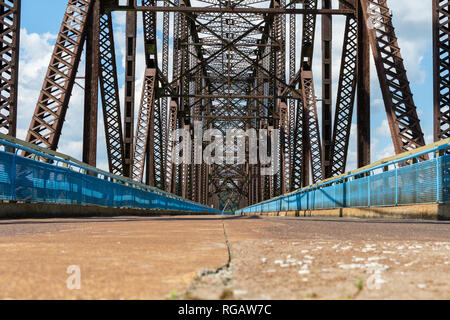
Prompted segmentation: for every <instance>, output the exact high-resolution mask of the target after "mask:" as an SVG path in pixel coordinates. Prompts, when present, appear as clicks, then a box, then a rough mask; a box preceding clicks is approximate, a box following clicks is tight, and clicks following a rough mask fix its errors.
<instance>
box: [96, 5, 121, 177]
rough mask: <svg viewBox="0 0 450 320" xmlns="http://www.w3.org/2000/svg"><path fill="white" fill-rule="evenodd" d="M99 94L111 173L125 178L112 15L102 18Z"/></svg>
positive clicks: (105, 15) (108, 14) (107, 14)
mask: <svg viewBox="0 0 450 320" xmlns="http://www.w3.org/2000/svg"><path fill="white" fill-rule="evenodd" d="M99 41H100V48H99V56H100V74H99V77H100V95H101V98H102V110H103V122H104V125H105V139H106V141H105V142H106V151H107V154H108V165H109V171H110V172H111V173H113V174H117V175H123V172H124V171H123V169H124V148H123V133H122V116H121V109H120V98H119V84H118V80H117V64H116V53H115V47H114V32H113V24H112V17H111V14H110V13H106V14H103V15H102V16H101V17H100V40H99Z"/></svg>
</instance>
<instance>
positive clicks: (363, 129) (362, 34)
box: [356, 0, 370, 168]
mask: <svg viewBox="0 0 450 320" xmlns="http://www.w3.org/2000/svg"><path fill="white" fill-rule="evenodd" d="M361 1H366V0H359V1H358V4H357V5H358V81H357V92H358V93H357V96H358V98H357V107H356V108H357V111H356V113H357V114H356V117H357V136H356V141H357V142H356V143H357V163H358V168H361V167H364V166H366V165H368V164H370V42H369V31H368V28H367V24H366V21H365V20H364V19H365V18H364V14H363V10H365V9H364V7H363V6H362V3H361Z"/></svg>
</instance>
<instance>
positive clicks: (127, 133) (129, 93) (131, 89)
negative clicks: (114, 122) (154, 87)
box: [124, 0, 137, 177]
mask: <svg viewBox="0 0 450 320" xmlns="http://www.w3.org/2000/svg"><path fill="white" fill-rule="evenodd" d="M134 2H135V0H128V4H130V5H131V4H132V3H134ZM136 28H137V22H136V12H127V13H126V29H125V33H126V35H125V47H126V50H125V52H126V53H125V102H124V108H125V112H124V154H125V166H124V172H125V176H127V177H131V176H132V172H131V169H132V167H133V149H134V146H133V142H134V107H135V88H136Z"/></svg>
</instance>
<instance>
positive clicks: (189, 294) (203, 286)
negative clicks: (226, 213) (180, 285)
mask: <svg viewBox="0 0 450 320" xmlns="http://www.w3.org/2000/svg"><path fill="white" fill-rule="evenodd" d="M222 228H223V234H224V237H225V245H226V247H227V253H228V260H227V263H226V264H224V265H223V266H221V267H219V268H217V269H215V270H203V271H200V272H199V274H198V276H197V277H196V278H195V279H194V281H193V283H192V284H191V285H190V287H189V289H187V291H186V293H185V294H184V295H182V297H183V298H185V299H199V297H198V296H197V294H196V292H197V291H207V292H208V291H211V290H213V291H217V289H219V291H220V296H219V299H223V298H228V297H229V296H232V291H231V290H230V289H229V288H230V287H231V282H232V275H233V270H232V266H231V264H232V259H233V255H232V251H231V244H230V241H229V238H228V234H227V229H226V227H225V223H224V221H223V220H222Z"/></svg>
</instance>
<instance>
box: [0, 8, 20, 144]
mask: <svg viewBox="0 0 450 320" xmlns="http://www.w3.org/2000/svg"><path fill="white" fill-rule="evenodd" d="M20 6H21V0H2V1H0V132H2V133H5V134H8V135H10V136H13V137H15V136H16V130H17V99H18V96H17V87H18V77H19V40H20V39H19V38H20Z"/></svg>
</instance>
